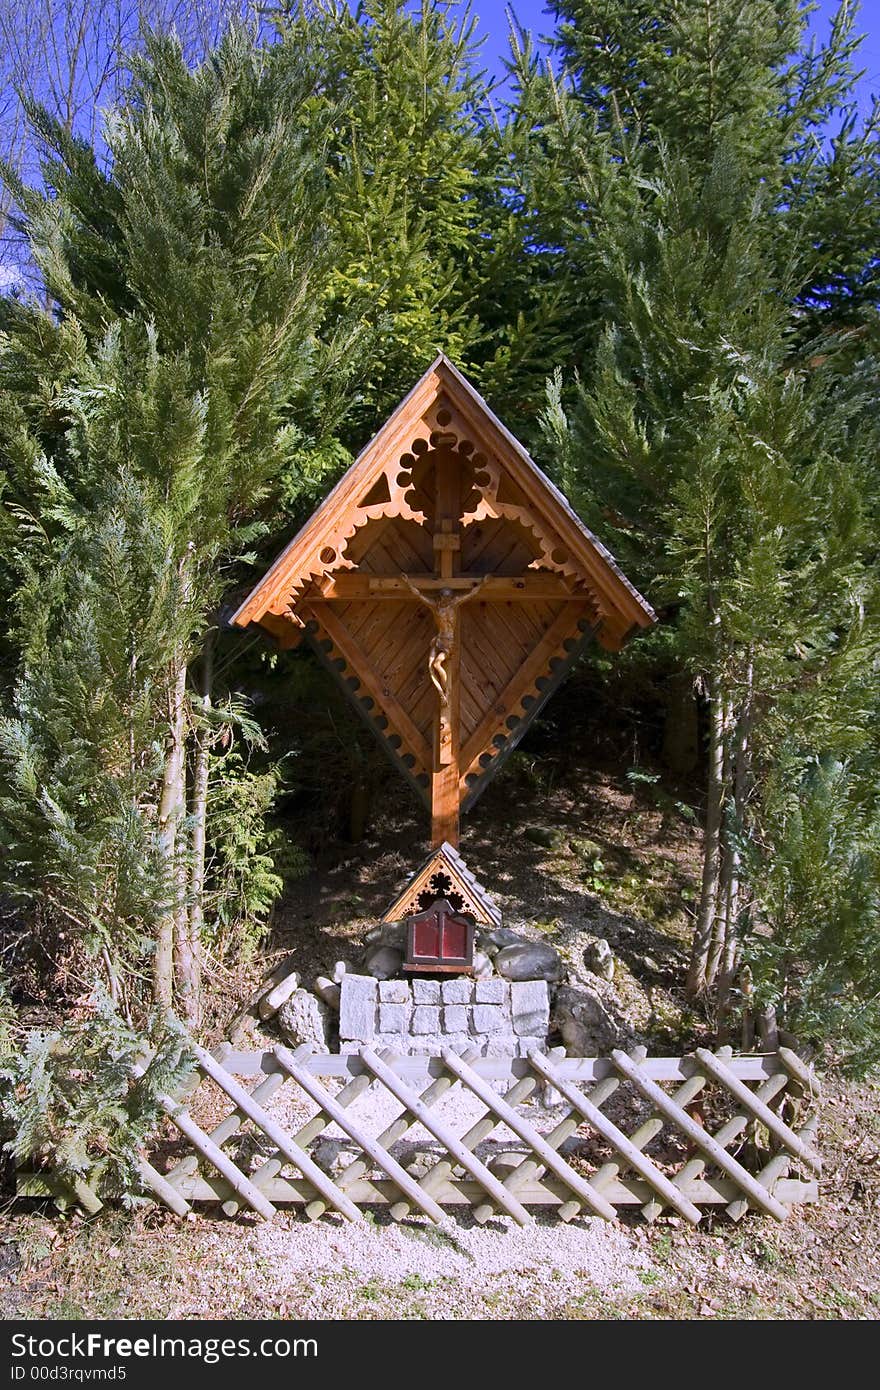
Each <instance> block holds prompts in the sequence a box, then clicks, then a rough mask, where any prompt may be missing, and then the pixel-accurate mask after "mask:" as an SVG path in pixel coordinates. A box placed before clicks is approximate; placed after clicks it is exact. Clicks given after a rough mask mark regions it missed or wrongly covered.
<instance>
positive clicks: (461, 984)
mask: <svg viewBox="0 0 880 1390" xmlns="http://www.w3.org/2000/svg"><path fill="white" fill-rule="evenodd" d="M473 989H474V984H473V981H472V980H468V979H467V978H465V977H463V976H459V977H458V978H457V979H454V980H444V981H443V990H442V992H443V1003H444V1004H469V1003H470V1002H471V998H472V997H473Z"/></svg>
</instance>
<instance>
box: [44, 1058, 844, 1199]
mask: <svg viewBox="0 0 880 1390" xmlns="http://www.w3.org/2000/svg"><path fill="white" fill-rule="evenodd" d="M194 1050H195V1054H196V1058H197V1066H198V1084H197V1086H196V1087H195V1088H194V1089H191V1091H190V1092H189V1094H188V1095H187V1096H186V1097H184V1098H175V1097H172V1096H166V1097H164V1100H163V1105H164V1108H165V1110H166V1112H167V1115H168V1118H169V1120H170V1122H171V1127H172V1128H171V1133H172V1134H173V1135H174V1136H175V1139H174V1141H173V1142H170V1143H169V1142H168V1141H166V1143H165V1146H164V1152H162V1153H161V1154H160V1153H159V1152H154V1153H152V1154H151V1155H150V1157H149V1159H148V1158H146V1157H145V1158H144V1161H143V1163H142V1168H141V1177H142V1180H143V1183H144V1185H145V1187H146V1188H147V1189H148V1190H149V1191H150V1192H151V1193H152V1194H153V1195H154V1196H155V1197H156V1198H158V1199H159V1201H160V1202H163V1203H164V1204H165V1205H166V1206H168V1207H170V1208H171V1209H172V1211H175V1212H177V1213H178V1214H179V1215H181V1216H183V1215H186V1213H187V1212H188V1211H189V1210H190V1206H191V1204H192V1203H203V1202H213V1203H216V1202H220V1203H222V1204H223V1209H224V1210H225V1211H226V1213H227V1214H228V1215H233V1214H235V1213H236V1212H238V1211H239V1210H242V1209H250V1210H252V1211H254V1212H256V1213H257V1214H258V1215H259V1216H261V1217H263V1218H265V1219H266V1220H271V1219H272V1217H273V1216H274V1215H275V1210H276V1207H277V1206H278V1205H279V1204H294V1205H298V1206H302V1207H304V1208H305V1211H306V1213H307V1214H308V1216H309V1217H310V1218H311V1219H313V1220H314V1219H317V1218H318V1217H320V1216H321V1215H323V1214H324V1213H325V1212H330V1211H332V1212H338V1213H340V1214H341V1215H342V1216H343V1217H345V1218H347V1219H350V1220H353V1221H358V1220H361V1219H362V1217H363V1213H362V1210H361V1209H362V1208H363V1207H366V1206H374V1205H376V1206H385V1207H388V1208H390V1212H391V1215H392V1217H393V1218H394V1219H396V1220H398V1221H399V1220H402V1219H404V1218H405V1217H406V1216H408V1215H410V1214H418V1213H423V1214H424V1215H425V1216H427V1217H429V1218H430V1219H431V1220H432V1221H435V1222H436V1221H441V1220H443V1218H444V1208H456V1207H458V1208H460V1207H463V1206H466V1207H471V1208H472V1209H473V1213H474V1216H475V1217H476V1219H477V1221H479V1222H485V1221H486V1220H488V1219H489V1218H490V1217H491V1216H493V1215H495V1214H498V1213H503V1214H506V1215H508V1216H510V1217H512V1218H513V1220H514V1221H517V1222H519V1223H521V1224H525V1223H527V1222H529V1221H530V1220H531V1217H530V1215H529V1212H528V1210H527V1209H528V1208H530V1207H532V1208H536V1207H544V1208H555V1209H556V1211H557V1212H558V1214H559V1216H560V1217H561V1219H562V1220H564V1221H569V1220H571V1219H572V1218H573V1217H575V1216H577V1215H578V1214H580V1213H583V1214H586V1215H596V1216H602V1217H605V1218H607V1219H614V1218H615V1216H616V1214H617V1209H618V1208H620V1207H632V1206H637V1207H640V1208H641V1210H642V1213H643V1215H644V1217H645V1218H646V1219H647V1220H648V1221H654V1220H656V1218H657V1217H658V1216H660V1215H661V1213H663V1212H667V1211H668V1212H674V1213H677V1214H678V1215H679V1216H681V1217H683V1218H684V1219H685V1220H686V1221H688V1222H691V1223H693V1224H694V1225H695V1224H696V1223H697V1222H698V1221H699V1220H700V1218H701V1214H702V1210H705V1209H710V1208H716V1209H717V1208H718V1207H723V1208H725V1209H726V1211H727V1213H728V1215H729V1216H730V1217H732V1218H733V1219H734V1220H739V1219H740V1218H741V1217H742V1216H744V1215H745V1213H746V1212H747V1211H748V1210H750V1209H752V1210H754V1211H757V1212H761V1213H764V1214H766V1215H768V1216H772V1217H774V1218H776V1219H777V1220H780V1221H781V1220H784V1219H785V1217H786V1216H787V1214H788V1212H789V1210H790V1208H791V1207H792V1206H793V1205H795V1204H798V1203H802V1202H811V1201H815V1200H816V1199H817V1195H818V1183H817V1178H818V1174H819V1171H820V1160H819V1157H818V1155H817V1153H816V1151H815V1148H814V1141H815V1133H816V1124H817V1119H818V1110H817V1100H818V1086H817V1084H816V1081H815V1078H814V1077H813V1074H812V1072H811V1071H810V1070H809V1069H808V1068H807V1067H806V1066H805V1065H804V1063H803V1062H802V1061H801V1060H800V1059H799V1058H798V1057H797V1056H796V1055H795V1054H794V1053H793V1052H791V1051H789V1050H787V1049H785V1048H781V1049H780V1050H779V1052H778V1053H776V1054H773V1055H765V1056H747V1057H746V1056H736V1057H735V1056H733V1055H732V1054H731V1052H730V1050H729V1049H723V1048H722V1049H719V1050H718V1051H717V1052H715V1053H712V1052H709V1051H706V1050H704V1049H697V1051H696V1052H695V1053H693V1054H692V1055H690V1056H686V1057H681V1058H668V1057H665V1058H664V1057H661V1058H650V1059H649V1058H647V1056H646V1055H645V1052H644V1049H638V1050H636V1051H634V1052H632V1053H631V1054H627V1053H625V1052H622V1051H614V1052H612V1053H611V1055H610V1056H609V1057H607V1058H568V1057H560V1056H547V1055H545V1054H543V1053H540V1052H533V1053H531V1054H530V1055H529V1057H528V1058H520V1059H511V1058H487V1057H478V1056H476V1055H473V1054H467V1053H466V1054H464V1055H463V1056H460V1055H458V1054H457V1053H455V1052H452V1051H450V1050H446V1051H443V1052H442V1054H440V1055H439V1056H435V1057H399V1056H395V1055H393V1054H390V1053H386V1054H384V1055H381V1056H380V1055H377V1054H376V1053H375V1052H374V1051H372V1050H371V1049H370V1048H369V1047H364V1048H362V1049H361V1051H360V1053H359V1055H352V1056H341V1055H339V1054H333V1055H326V1054H324V1055H319V1054H316V1053H314V1052H313V1051H312V1050H311V1049H310V1048H309V1047H308V1046H305V1047H301V1048H299V1049H298V1050H297V1051H295V1052H291V1051H289V1050H288V1049H287V1048H284V1047H276V1048H275V1049H274V1050H273V1051H271V1052H261V1053H243V1052H235V1051H233V1050H232V1049H231V1048H230V1047H227V1046H224V1047H223V1048H221V1049H218V1050H217V1051H216V1052H215V1053H213V1054H212V1053H210V1052H207V1051H206V1050H204V1049H203V1048H198V1047H196V1048H195V1049H194ZM248 1078H249V1079H250V1082H251V1085H250V1086H248V1085H246V1084H243V1083H244V1082H245V1081H246V1080H247V1079H248ZM254 1080H256V1084H255V1085H254V1084H252V1083H253V1082H254ZM453 1088H457V1092H454V1091H453ZM361 1098H363V1099H361ZM359 1101H360V1104H358V1102H359ZM450 1102H452V1105H451V1109H452V1111H453V1114H454V1116H455V1117H456V1118H457V1119H458V1121H459V1123H458V1124H457V1125H456V1123H455V1122H454V1119H450V1117H449V1114H448V1113H446V1112H448V1111H449V1109H450ZM456 1107H457V1108H456ZM383 1112H387V1122H385V1123H384V1124H383V1121H382V1119H381V1117H382V1115H383ZM462 1115H464V1119H462ZM783 1116H785V1118H783ZM377 1117H379V1119H378V1120H377ZM377 1123H378V1124H379V1125H380V1126H382V1127H380V1129H379V1132H378V1133H376V1132H375V1129H376V1125H377ZM332 1136H335V1138H333V1137H332ZM328 1138H330V1143H329V1144H328ZM328 1150H329V1151H331V1152H332V1153H335V1162H328V1159H327V1152H328ZM160 1167H164V1169H165V1171H164V1172H163V1171H160ZM21 1179H22V1180H21V1182H20V1185H19V1190H20V1191H25V1192H27V1191H31V1192H33V1191H34V1190H36V1189H35V1187H34V1185H33V1184H34V1181H35V1180H34V1177H33V1175H31V1176H30V1177H28V1176H26V1175H21ZM29 1182H30V1184H31V1185H30V1186H29V1185H28V1184H29ZM83 1188H85V1185H84V1184H80V1185H79V1188H78V1191H77V1194H76V1195H77V1198H78V1200H79V1201H80V1202H82V1203H83V1204H84V1205H86V1206H89V1207H90V1208H91V1209H92V1210H96V1209H97V1208H98V1207H100V1199H99V1197H98V1196H97V1194H94V1193H91V1192H90V1190H89V1189H88V1188H85V1190H84V1191H83V1190H82V1189H83ZM44 1190H45V1189H44Z"/></svg>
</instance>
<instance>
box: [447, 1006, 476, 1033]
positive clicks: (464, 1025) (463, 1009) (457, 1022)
mask: <svg viewBox="0 0 880 1390" xmlns="http://www.w3.org/2000/svg"><path fill="white" fill-rule="evenodd" d="M470 1012H471V1011H470V1009H469V1008H467V1006H466V1005H465V1004H447V1005H446V1007H445V1008H444V1010H443V1031H444V1033H467V1032H469V1031H470Z"/></svg>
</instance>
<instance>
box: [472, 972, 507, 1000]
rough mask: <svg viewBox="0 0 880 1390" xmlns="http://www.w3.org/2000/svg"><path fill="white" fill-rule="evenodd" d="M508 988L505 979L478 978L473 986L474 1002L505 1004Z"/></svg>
mask: <svg viewBox="0 0 880 1390" xmlns="http://www.w3.org/2000/svg"><path fill="white" fill-rule="evenodd" d="M508 988H509V986H508V984H507V981H506V980H500V979H498V978H497V977H496V978H495V979H492V980H478V981H477V983H476V985H475V986H474V1002H475V1003H477V1004H505V1003H506V1002H507V990H508Z"/></svg>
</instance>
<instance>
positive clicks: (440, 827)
mask: <svg viewBox="0 0 880 1390" xmlns="http://www.w3.org/2000/svg"><path fill="white" fill-rule="evenodd" d="M438 463H439V460H438ZM436 502H437V514H436V519H435V523H434V525H435V530H434V536H433V542H434V573H433V574H424V573H421V574H404V573H401V574H398V575H371V574H359V573H357V572H350V573H347V572H346V571H344V570H343V571H337V572H336V573H335V574H332V575H327V576H326V577H325V579H324V580H323V581H322V582H321V584H320V589H321V593H320V599H319V600H318V602H320V603H328V604H329V603H333V602H334V601H338V602H351V601H352V600H356V599H366V598H369V599H373V600H375V599H380V600H381V599H388V600H393V601H394V602H397V603H400V602H408V601H412V602H418V603H421V604H423V605H424V606H425V607H426V608H427V609H428V610H429V611H430V612H431V615H432V618H433V621H434V625H435V635H434V639H433V641H432V642H431V645H430V648H429V651H428V654H427V657H426V662H427V666H428V675H429V678H430V680H431V683H432V685H433V686H434V689H435V691H436V692H437V703H436V712H435V716H434V729H433V739H432V743H433V747H432V749H431V762H432V770H431V824H432V842H433V843H434V844H435V845H439V844H442V843H443V841H444V840H448V841H449V843H450V844H452V845H457V844H458V840H459V805H460V794H459V782H460V778H461V720H460V688H459V676H460V668H461V643H460V640H459V637H460V628H459V611H460V609H461V607H462V606H463V605H464V604H465V603H467V602H468V601H469V600H471V599H473V598H474V597H476V595H477V594H479V598H480V601H481V602H486V603H493V602H494V603H510V602H512V601H513V602H515V601H517V600H519V601H522V602H531V601H533V600H535V599H552V600H554V601H559V600H570V601H572V602H576V603H580V604H583V602H584V594H583V592H576V591H574V590H572V589H571V588H570V587H569V585H568V584H567V583H566V581H565V580H564V579H563V578H562V576H561V575H556V574H550V573H547V572H546V571H545V572H543V573H541V572H537V571H527V572H526V573H524V574H519V575H504V576H500V575H485V574H458V573H457V572H456V571H457V568H458V565H457V560H458V553H459V551H460V550H461V533H460V517H459V515H458V512H459V505H458V475H457V470H456V469H455V468H442V467H439V466H438V468H437V494H436ZM310 601H314V600H310ZM554 640H555V639H554ZM387 698H388V697H387V696H386V699H387ZM402 713H404V712H401V711H398V710H395V715H396V717H397V718H398V720H400V717H401V714H402ZM404 717H405V714H404Z"/></svg>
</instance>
